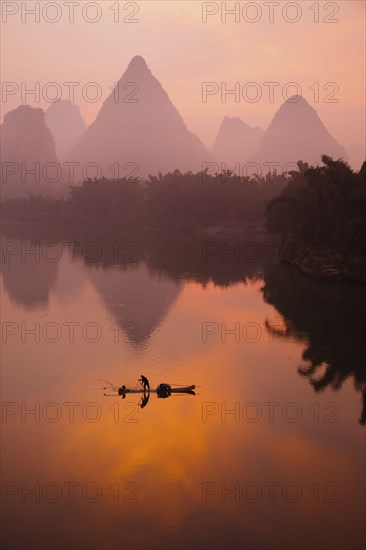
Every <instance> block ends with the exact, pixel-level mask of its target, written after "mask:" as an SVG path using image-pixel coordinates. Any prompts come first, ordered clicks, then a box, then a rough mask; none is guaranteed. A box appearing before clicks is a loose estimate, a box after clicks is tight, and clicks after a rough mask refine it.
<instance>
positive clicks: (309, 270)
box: [279, 241, 366, 283]
mask: <svg viewBox="0 0 366 550" xmlns="http://www.w3.org/2000/svg"><path fill="white" fill-rule="evenodd" d="M279 257H280V261H281V262H283V263H287V264H290V265H292V266H294V267H296V268H297V269H299V270H301V271H302V272H303V273H305V274H306V275H309V276H312V277H317V278H318V279H329V280H348V281H355V282H359V283H366V257H365V256H352V255H348V256H346V255H342V254H340V253H339V252H338V251H335V250H330V249H327V248H324V247H316V248H311V247H308V246H305V245H299V244H298V243H296V242H294V241H288V242H285V243H282V244H281V246H280V249H279Z"/></svg>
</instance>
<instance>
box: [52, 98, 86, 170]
mask: <svg viewBox="0 0 366 550" xmlns="http://www.w3.org/2000/svg"><path fill="white" fill-rule="evenodd" d="M46 124H47V126H48V128H49V129H50V130H51V133H52V135H53V138H54V140H55V145H56V154H57V157H58V158H59V159H60V161H63V160H64V159H66V157H67V156H68V154H69V153H70V151H71V149H72V147H73V146H74V145H75V144H76V143H77V142H78V141H79V139H80V138H81V136H82V135H83V133H84V132H85V128H86V126H85V122H84V119H83V117H82V116H81V114H80V109H79V106H78V105H73V104H72V103H70V101H65V100H63V99H60V100H59V101H55V102H54V103H52V104H51V105H50V107H49V108H48V109H47V111H46Z"/></svg>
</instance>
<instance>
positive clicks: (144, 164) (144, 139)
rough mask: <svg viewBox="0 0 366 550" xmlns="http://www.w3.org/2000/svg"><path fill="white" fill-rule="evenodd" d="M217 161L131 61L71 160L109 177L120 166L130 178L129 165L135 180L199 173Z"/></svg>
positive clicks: (143, 68) (138, 61)
mask: <svg viewBox="0 0 366 550" xmlns="http://www.w3.org/2000/svg"><path fill="white" fill-rule="evenodd" d="M212 159H213V157H212V155H211V153H209V152H208V150H207V149H206V147H205V146H204V145H203V143H202V142H201V141H200V140H199V138H198V137H197V136H196V135H194V134H192V133H191V132H189V130H188V129H187V127H186V125H185V123H184V121H183V119H182V117H181V116H180V114H179V113H178V111H177V109H176V108H175V107H174V105H173V104H172V102H171V101H170V99H169V97H168V94H167V93H166V92H165V91H164V89H163V88H162V86H161V84H160V82H159V81H158V80H157V79H156V78H155V77H154V76H153V75H152V73H151V71H150V69H149V68H148V66H147V65H146V63H145V61H144V59H143V58H142V57H140V56H136V57H134V58H133V59H132V61H131V62H130V64H129V65H128V67H127V70H126V72H125V73H124V74H123V76H122V78H121V79H120V80H119V82H118V83H117V84H116V87H115V89H114V90H113V91H112V93H111V94H110V96H109V97H108V98H107V99H106V101H105V102H104V103H103V105H102V108H101V109H100V111H99V113H98V116H97V118H96V120H95V122H93V124H91V126H89V128H88V129H87V130H86V132H85V134H84V135H83V137H82V138H81V139H80V141H79V142H78V143H77V144H76V146H75V147H74V148H73V150H72V151H71V153H70V155H69V157H68V160H69V161H73V162H79V163H80V164H81V165H82V166H85V165H86V164H87V163H90V162H94V163H98V164H99V165H100V166H101V167H102V170H103V174H104V175H106V176H107V177H112V176H113V173H114V172H113V171H112V169H111V168H110V167H111V166H115V165H116V163H118V167H119V169H120V174H119V175H120V176H121V177H123V176H127V175H129V173H130V172H131V170H132V169H131V168H130V167H129V166H128V165H129V163H134V165H135V167H136V170H135V175H138V176H148V175H149V174H157V173H158V172H163V173H164V172H168V171H174V170H176V169H178V170H180V171H183V172H186V171H188V170H192V171H194V172H198V171H199V170H201V169H202V163H203V162H206V161H210V160H212ZM125 166H127V168H125Z"/></svg>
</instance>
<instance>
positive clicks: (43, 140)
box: [0, 105, 58, 198]
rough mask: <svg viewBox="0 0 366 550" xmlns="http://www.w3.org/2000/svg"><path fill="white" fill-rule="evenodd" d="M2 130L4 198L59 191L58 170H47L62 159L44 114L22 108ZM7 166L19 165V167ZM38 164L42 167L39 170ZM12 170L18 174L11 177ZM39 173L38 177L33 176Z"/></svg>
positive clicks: (6, 118)
mask: <svg viewBox="0 0 366 550" xmlns="http://www.w3.org/2000/svg"><path fill="white" fill-rule="evenodd" d="M0 130H1V141H0V146H1V162H2V170H1V194H2V197H3V198H8V197H20V196H26V195H27V194H28V193H29V192H31V193H50V192H52V191H53V189H54V188H55V183H52V179H53V178H54V177H57V170H56V171H55V170H54V169H51V168H50V169H49V171H48V169H47V170H46V171H45V167H46V166H47V164H48V163H57V164H58V159H57V156H56V149H55V142H54V139H53V136H52V134H51V132H50V130H49V128H48V127H47V125H46V122H45V114H44V111H43V110H42V109H35V108H33V107H30V106H29V105H21V106H20V107H17V108H16V109H14V110H13V111H9V112H8V113H6V115H5V116H4V122H3V124H2V125H1V128H0ZM4 163H15V164H16V166H10V165H5V164H4ZM36 163H39V165H38V169H37V165H36ZM6 166H8V168H6ZM10 168H12V169H14V172H15V173H14V174H10V173H9V171H8V169H10ZM35 169H36V171H37V172H38V173H36V174H34V173H31V171H34V170H35ZM37 180H39V181H37Z"/></svg>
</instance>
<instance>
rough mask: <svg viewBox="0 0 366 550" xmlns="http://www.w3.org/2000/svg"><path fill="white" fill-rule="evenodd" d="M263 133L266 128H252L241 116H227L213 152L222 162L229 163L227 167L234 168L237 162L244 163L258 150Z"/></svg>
mask: <svg viewBox="0 0 366 550" xmlns="http://www.w3.org/2000/svg"><path fill="white" fill-rule="evenodd" d="M263 135H264V130H262V129H261V128H258V127H255V128H252V127H251V126H249V125H248V124H245V122H243V121H242V120H241V119H240V118H237V117H233V118H231V117H227V116H226V117H225V118H224V119H223V121H222V123H221V126H220V128H219V131H218V134H217V136H216V139H215V143H214V146H213V148H212V152H213V154H214V156H215V157H216V158H217V159H218V160H219V161H220V162H225V163H226V164H227V166H226V168H227V169H230V170H234V168H235V163H236V162H239V163H240V164H242V163H243V162H245V161H246V160H247V159H249V158H250V157H251V156H252V155H254V154H255V153H256V152H257V150H258V147H259V143H260V140H261V139H262V137H263Z"/></svg>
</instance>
